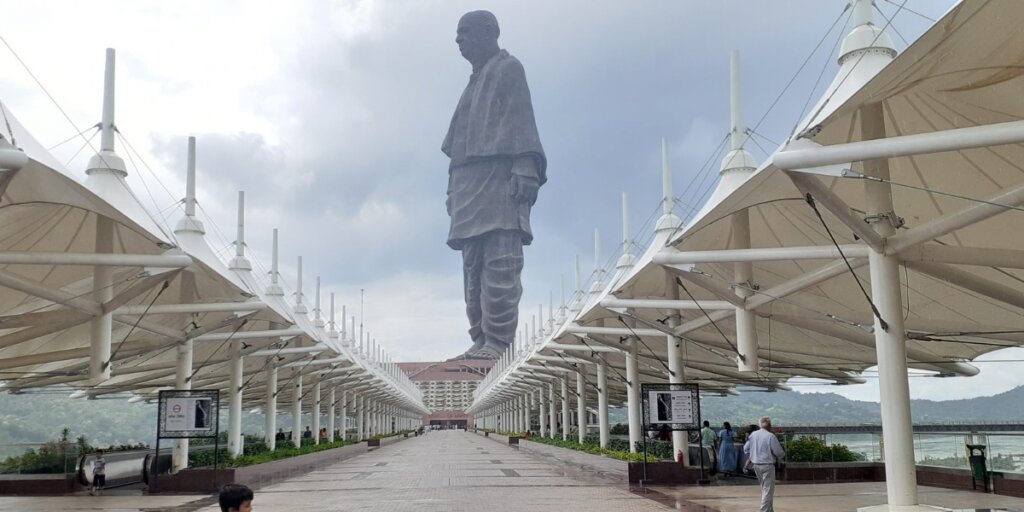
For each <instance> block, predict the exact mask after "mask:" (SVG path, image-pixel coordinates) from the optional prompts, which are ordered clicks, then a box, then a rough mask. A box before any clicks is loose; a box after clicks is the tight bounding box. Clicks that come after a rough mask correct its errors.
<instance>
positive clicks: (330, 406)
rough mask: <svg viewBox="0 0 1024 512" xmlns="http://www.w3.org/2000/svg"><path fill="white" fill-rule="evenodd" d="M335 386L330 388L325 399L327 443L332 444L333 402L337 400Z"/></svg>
mask: <svg viewBox="0 0 1024 512" xmlns="http://www.w3.org/2000/svg"><path fill="white" fill-rule="evenodd" d="M337 391H338V390H337V386H331V393H330V395H328V397H327V399H328V402H327V442H328V443H333V442H334V428H335V424H334V418H335V413H336V411H337V409H335V405H334V402H335V401H336V400H337Z"/></svg>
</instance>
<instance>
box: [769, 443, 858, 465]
mask: <svg viewBox="0 0 1024 512" xmlns="http://www.w3.org/2000/svg"><path fill="white" fill-rule="evenodd" d="M786 460H787V461H788V462H857V461H862V460H866V457H865V456H864V455H863V454H861V453H856V452H854V451H851V450H850V449H849V448H847V447H846V445H842V444H831V445H829V444H826V443H825V441H823V440H821V439H820V438H817V437H801V438H793V439H787V440H786Z"/></svg>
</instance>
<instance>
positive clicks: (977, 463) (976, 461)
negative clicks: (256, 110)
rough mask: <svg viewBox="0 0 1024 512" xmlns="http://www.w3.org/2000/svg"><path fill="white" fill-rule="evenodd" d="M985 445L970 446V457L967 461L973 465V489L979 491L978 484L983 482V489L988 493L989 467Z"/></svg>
mask: <svg viewBox="0 0 1024 512" xmlns="http://www.w3.org/2000/svg"><path fill="white" fill-rule="evenodd" d="M985 449H986V447H985V445H983V444H968V445H967V451H968V453H969V455H968V456H967V460H968V462H969V463H970V465H971V488H972V489H975V490H976V489H977V488H978V482H981V489H982V490H983V491H986V492H987V491H988V487H989V486H988V467H987V464H986V462H985Z"/></svg>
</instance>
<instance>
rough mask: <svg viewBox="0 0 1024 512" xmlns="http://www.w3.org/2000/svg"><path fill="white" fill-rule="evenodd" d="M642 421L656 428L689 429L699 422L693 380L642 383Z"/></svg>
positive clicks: (698, 406) (697, 391) (698, 396)
mask: <svg viewBox="0 0 1024 512" xmlns="http://www.w3.org/2000/svg"><path fill="white" fill-rule="evenodd" d="M642 386H643V392H642V394H641V396H642V397H643V414H644V417H643V421H644V424H645V425H648V426H649V427H654V428H656V429H663V428H666V427H667V428H669V429H671V430H691V429H697V428H699V424H700V394H699V390H698V387H697V385H696V384H643V385H642Z"/></svg>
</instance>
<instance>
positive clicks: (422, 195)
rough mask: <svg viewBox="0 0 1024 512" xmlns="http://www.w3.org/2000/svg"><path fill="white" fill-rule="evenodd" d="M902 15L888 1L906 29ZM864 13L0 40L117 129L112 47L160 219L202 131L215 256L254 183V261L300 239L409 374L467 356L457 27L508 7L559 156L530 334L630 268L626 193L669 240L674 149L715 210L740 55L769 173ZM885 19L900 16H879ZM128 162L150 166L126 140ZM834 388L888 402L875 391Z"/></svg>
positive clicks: (936, 9)
mask: <svg viewBox="0 0 1024 512" xmlns="http://www.w3.org/2000/svg"><path fill="white" fill-rule="evenodd" d="M899 3H902V2H896V3H893V2H890V1H888V0H879V1H878V5H877V7H878V8H879V9H880V10H881V11H882V13H884V14H885V16H892V15H893V14H894V13H896V12H897V10H898V5H897V4H899ZM953 3H954V2H953V1H952V0H909V1H908V2H907V3H906V7H907V8H908V9H903V10H902V11H900V12H899V13H898V14H897V15H896V16H895V18H894V19H893V21H892V25H891V28H894V29H895V31H892V30H890V32H891V33H892V35H893V39H894V40H895V41H896V44H897V47H898V48H900V49H902V48H904V47H905V46H906V44H907V43H906V42H905V41H913V39H915V38H916V37H917V36H918V35H920V34H921V33H922V32H923V31H924V30H926V29H927V28H928V27H929V26H930V25H931V24H932V22H931V21H929V20H928V19H926V18H932V19H935V18H938V17H940V16H941V15H942V13H944V12H945V11H946V10H947V9H948V8H949V7H950V5H952V4H953ZM845 4H846V2H845V0H787V1H785V2H765V1H763V0H716V1H692V0H686V1H683V0H648V1H645V2H640V3H638V2H623V1H620V2H611V1H603V0H602V1H593V0H559V1H552V0H517V1H501V2H498V1H474V2H468V1H462V0H453V1H444V2H442V1H437V0H408V1H406V0H385V1H373V0H362V1H358V0H350V1H334V2H328V1H320V2H317V1H295V2H288V3H286V4H283V3H281V2H253V1H241V0H239V1H218V2H208V1H198V0H196V1H176V2H155V1H152V2H145V1H143V2H140V1H105V2H102V3H100V2H80V1H67V2H60V1H47V2H27V1H26V2H10V3H9V5H5V8H4V14H3V16H2V17H0V36H2V37H3V38H4V39H5V40H6V41H7V43H9V44H10V46H11V47H13V49H14V51H16V52H17V54H18V55H19V56H20V57H21V58H22V59H23V60H24V62H25V63H26V64H27V65H28V67H29V68H30V69H31V71H32V72H33V73H34V74H35V75H36V77H37V78H38V79H39V80H40V81H41V83H42V84H43V86H45V87H46V88H47V89H48V90H49V92H50V93H51V94H52V95H53V97H54V98H55V99H56V102H57V103H58V104H59V105H60V107H61V108H62V109H63V110H64V111H65V112H67V114H68V116H69V117H70V118H71V120H72V122H73V123H74V125H75V126H77V127H78V128H79V129H82V128H85V127H88V126H90V125H92V124H94V123H96V122H98V121H99V118H100V108H101V104H100V100H101V90H102V77H103V59H104V54H103V51H104V48H107V47H113V48H116V49H117V51H118V64H117V65H118V68H117V120H116V123H117V125H118V127H119V129H120V131H121V133H122V135H123V137H124V139H125V140H126V141H127V142H128V143H130V144H131V145H132V146H133V147H134V148H135V149H136V150H138V153H139V155H138V156H136V155H135V154H134V153H132V156H133V157H134V158H135V160H134V161H133V160H129V163H128V166H129V173H130V177H129V180H130V183H131V184H132V186H133V188H134V189H135V190H136V192H137V194H138V195H139V196H140V197H141V198H142V199H143V202H144V203H145V204H146V205H147V206H148V207H150V208H151V209H152V210H153V211H156V212H158V216H160V217H166V219H167V221H168V223H169V224H170V225H172V226H173V224H174V222H176V221H177V219H178V218H180V216H181V211H180V209H179V208H178V207H177V206H176V203H177V201H178V200H180V198H181V197H183V195H184V192H183V191H184V161H185V138H186V137H187V136H189V135H195V136H196V137H198V164H197V167H198V170H199V193H198V196H199V201H200V205H201V207H202V214H203V215H204V216H205V217H206V222H207V231H208V232H209V233H208V234H209V238H210V241H211V245H213V246H214V248H215V249H217V250H220V251H223V254H227V253H228V252H229V251H230V250H231V249H230V247H229V244H230V242H231V241H232V240H233V239H234V236H233V233H234V227H233V226H234V208H235V206H234V203H235V197H236V191H238V190H245V191H246V195H247V224H248V227H249V229H248V232H247V242H248V244H249V246H250V250H251V251H252V253H254V255H255V258H257V259H259V260H261V261H262V262H263V264H264V265H265V266H269V250H270V234H271V229H272V228H274V227H277V228H280V229H281V241H282V260H283V265H284V270H283V271H284V272H285V280H286V282H288V283H293V282H294V266H295V258H296V256H298V255H302V256H303V257H304V260H305V262H306V268H307V272H308V274H307V278H306V283H307V285H306V290H305V291H306V294H307V297H308V299H307V300H308V301H309V302H312V298H311V294H312V292H313V287H312V284H311V283H312V281H313V279H312V276H315V275H321V276H322V277H323V280H324V290H325V292H329V291H333V292H336V293H337V294H338V305H339V309H340V306H341V304H346V305H347V306H348V307H349V312H350V314H351V313H352V312H353V311H357V310H358V303H359V291H360V289H364V290H365V311H364V315H365V323H366V325H367V328H368V329H369V331H370V332H371V334H372V336H373V337H374V338H376V339H377V340H378V341H379V342H380V343H381V344H382V345H384V346H385V347H386V349H387V350H388V351H389V352H391V353H392V354H393V355H394V356H395V357H396V358H397V359H399V360H436V359H442V358H447V357H450V356H453V355H455V354H457V353H461V352H462V351H463V350H465V348H467V347H468V345H469V343H470V342H469V340H468V336H467V334H466V327H467V325H466V320H465V316H464V312H463V299H462V275H461V268H462V267H461V257H460V255H459V253H457V252H455V251H452V250H450V249H449V248H448V247H447V246H446V245H445V239H446V236H447V229H448V217H447V215H446V214H445V209H444V199H445V197H444V196H445V189H446V185H447V159H446V158H445V157H444V155H443V154H442V153H441V152H440V149H439V148H440V144H441V140H442V138H443V136H444V134H445V131H446V129H447V127H448V121H449V119H450V117H451V113H452V110H453V109H454V107H455V104H456V102H457V100H458V97H459V94H460V93H461V92H462V89H463V87H464V86H465V83H466V80H467V79H468V76H469V72H470V66H469V64H468V63H467V62H466V61H464V60H463V59H462V57H461V56H460V55H459V53H458V49H457V47H456V46H455V43H454V38H455V27H456V23H457V21H458V19H459V17H460V16H461V14H463V13H465V12H467V11H470V10H474V9H481V8H484V9H489V10H491V11H493V12H494V13H495V14H496V15H497V17H498V20H499V23H500V24H501V30H502V34H501V38H500V40H499V43H500V44H501V46H502V47H503V48H506V49H508V50H509V51H510V52H511V53H512V54H513V55H515V56H516V57H518V58H519V59H520V60H521V61H522V63H523V65H524V67H525V68H526V73H527V79H528V81H529V85H530V88H531V92H532V95H533V102H534V109H535V112H536V117H537V121H538V126H539V129H540V134H541V139H542V142H543V144H544V147H545V150H546V152H547V155H548V160H549V168H548V175H549V178H550V181H549V182H548V184H547V185H545V186H544V187H543V188H542V189H541V191H540V199H539V201H538V204H537V206H536V208H535V209H534V212H533V217H532V219H533V226H534V232H535V235H536V241H535V242H534V244H533V245H532V246H530V247H528V248H527V250H526V269H525V271H524V274H523V281H524V289H525V292H524V297H523V310H524V314H523V315H521V320H522V321H529V317H530V315H532V314H534V313H535V312H536V310H537V305H538V304H540V303H544V304H545V306H544V309H545V314H546V310H547V303H548V297H549V295H551V294H553V296H554V297H555V300H556V301H557V300H558V299H559V296H560V290H559V285H558V283H559V280H560V277H561V276H562V275H563V274H564V275H565V279H566V283H567V287H569V288H570V289H571V287H572V274H573V258H574V256H575V255H577V254H579V255H580V256H581V257H582V262H583V268H584V274H585V276H584V277H586V274H588V273H589V272H590V270H591V269H593V267H594V261H593V258H594V256H593V230H594V229H595V228H599V229H600V230H601V232H602V241H603V243H602V248H601V252H602V259H608V258H611V257H612V256H613V255H614V254H615V253H616V251H617V250H618V248H619V241H620V240H621V237H622V233H621V220H620V216H621V213H620V201H621V193H622V192H628V193H629V194H630V200H631V211H630V216H631V218H632V225H633V231H634V236H635V237H636V238H638V239H640V240H646V238H647V237H648V236H649V235H650V232H651V229H652V226H651V225H650V221H651V220H652V219H653V215H652V214H653V213H654V212H655V210H656V208H657V207H658V199H659V197H660V187H661V179H660V172H661V171H660V140H661V138H662V137H665V138H666V139H667V140H668V141H669V145H670V148H671V160H672V166H673V170H674V173H675V176H674V178H675V179H674V181H675V192H676V195H677V196H679V198H680V200H681V203H682V204H683V205H690V206H693V205H698V206H699V204H700V203H701V202H702V200H703V198H704V197H705V196H706V194H708V193H709V192H710V189H711V187H712V186H713V183H714V179H715V177H716V173H715V171H717V167H718V163H719V159H718V157H717V156H716V149H717V148H718V147H719V143H720V142H722V140H723V138H724V137H725V135H726V133H727V131H728V118H729V112H728V108H729V105H728V68H729V64H728V61H729V53H730V52H731V51H732V50H733V49H736V50H739V51H740V52H741V58H742V74H743V85H742V91H743V115H744V117H745V120H746V122H747V124H748V125H749V126H752V127H756V130H757V133H758V134H759V135H757V136H755V137H754V139H753V140H754V141H755V145H753V146H751V147H749V149H750V150H751V151H752V152H753V154H754V155H755V156H757V157H758V158H764V156H765V150H768V151H770V150H771V149H772V148H773V144H772V141H775V142H778V141H781V140H783V139H784V138H785V137H786V136H787V135H788V134H789V132H790V131H791V130H792V128H793V126H794V124H795V123H796V121H797V120H798V119H799V118H800V117H801V114H802V113H803V112H804V109H805V108H806V106H807V104H808V103H809V102H811V103H813V100H814V99H816V98H817V95H818V94H820V92H821V90H822V89H823V88H824V87H825V85H827V84H828V82H829V81H830V80H831V77H832V75H833V73H834V72H835V69H836V65H835V59H836V51H835V50H836V47H837V43H838V41H839V40H840V38H841V36H842V35H843V34H845V33H846V32H847V31H848V29H849V27H848V26H847V25H846V22H847V20H848V14H849V13H848V11H847V12H846V13H844V9H843V8H844V6H845ZM876 19H877V20H878V23H879V24H884V23H885V21H884V20H881V17H880V15H879V13H878V12H876ZM830 29H831V30H830ZM815 50H816V51H815ZM808 56H810V58H809V59H808ZM805 61H806V64H805ZM801 67H802V70H801ZM0 70H2V71H3V72H2V73H0V99H2V100H3V101H4V102H5V103H6V104H7V105H8V106H9V107H10V108H11V109H12V110H13V112H14V113H15V115H17V116H18V117H19V119H20V120H21V121H22V123H23V124H25V125H26V127H27V128H28V129H29V130H30V131H31V132H32V133H33V134H34V135H35V136H36V137H37V138H38V139H39V140H40V142H42V144H43V145H44V146H46V147H51V146H56V147H55V148H54V149H53V152H54V154H55V155H57V157H58V158H59V159H60V160H61V161H62V162H65V161H66V162H69V165H68V167H69V168H70V169H71V170H73V171H83V170H84V167H85V161H86V159H87V157H88V155H87V154H85V152H84V151H83V152H79V149H80V148H81V147H82V141H81V139H72V140H70V141H69V142H66V143H64V144H61V145H58V144H59V143H61V142H62V141H65V140H67V139H69V138H71V137H72V136H74V135H75V133H76V128H75V127H74V126H72V124H71V123H69V122H68V121H67V120H65V119H64V118H63V116H62V115H61V113H60V111H59V110H58V109H57V107H56V106H55V105H54V104H53V103H52V102H51V101H50V99H49V98H48V97H47V95H46V94H45V93H44V92H43V90H42V89H41V88H40V87H39V86H38V85H37V84H36V83H35V82H34V81H33V79H32V78H31V77H30V75H29V74H28V73H27V72H26V71H25V70H24V69H23V68H22V67H21V66H20V64H18V62H17V61H16V60H15V59H14V57H13V54H12V53H11V52H10V51H9V50H8V49H7V48H5V47H0ZM798 70H801V71H800V73H799V74H798V73H797V72H798ZM794 75H796V79H795V80H793V82H792V84H791V85H789V87H788V88H787V83H789V82H790V80H791V79H792V78H793V77H794ZM783 90H785V94H782V96H781V97H780V93H782V91H783ZM777 98H778V100H777V101H776V99H777ZM773 103H774V106H772V105H773ZM118 151H119V153H120V154H121V155H122V156H124V157H126V159H127V157H128V156H129V153H131V152H130V150H128V149H126V148H125V147H124V144H123V143H120V142H119V146H118ZM139 156H141V159H139ZM709 161H710V165H709V166H706V165H705V163H706V162H709ZM143 162H144V163H143ZM709 169H710V171H711V172H708V170H709ZM82 176H83V177H84V172H83V173H82ZM147 189H148V192H147ZM680 213H681V214H685V213H687V211H686V210H685V209H683V208H681V209H680ZM602 263H603V262H602ZM325 297H326V296H325ZM325 300H326V299H325ZM1013 357H1019V355H1018V354H1013V353H1008V352H1003V353H997V354H994V355H993V356H991V357H990V358H996V359H1008V358H1013ZM981 366H982V370H983V372H982V375H981V376H980V377H976V378H974V379H971V380H970V381H969V382H968V383H967V385H964V383H962V382H960V379H944V380H940V379H912V385H913V386H912V390H913V393H914V395H915V396H918V397H926V398H956V397H962V396H969V395H974V394H983V393H992V392H998V391H1001V390H1005V389H1009V388H1010V387H1013V386H1015V385H1017V384H1019V383H1021V381H1022V378H1021V377H1017V375H1024V372H1022V371H1021V370H1022V369H1024V368H1022V367H1020V366H1019V365H1016V364H1009V363H989V364H982V365H981ZM982 380H984V381H985V386H981V385H980V384H981V382H982ZM800 389H810V388H800ZM826 390H829V391H836V392H842V393H844V394H846V395H847V396H851V397H855V398H861V399H872V400H875V399H877V388H876V386H874V385H873V384H868V385H864V386H855V387H835V388H831V387H830V388H826Z"/></svg>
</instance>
